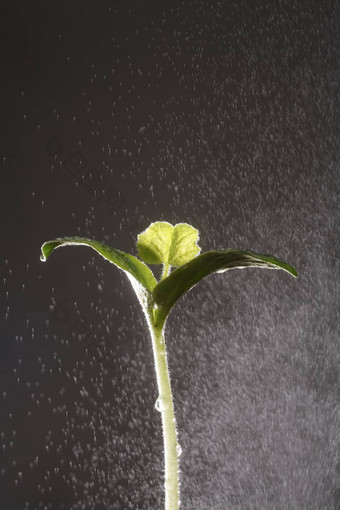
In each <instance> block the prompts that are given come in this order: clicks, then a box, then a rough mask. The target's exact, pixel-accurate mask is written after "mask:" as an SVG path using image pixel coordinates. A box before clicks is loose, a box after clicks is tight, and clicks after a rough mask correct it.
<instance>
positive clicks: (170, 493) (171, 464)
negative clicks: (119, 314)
mask: <svg viewBox="0 0 340 510" xmlns="http://www.w3.org/2000/svg"><path fill="white" fill-rule="evenodd" d="M198 239H199V235H198V231H197V230H196V229H195V228H193V227H192V226H191V225H188V224H187V223H178V224H177V225H175V226H173V225H171V224H170V223H167V222H164V221H157V222H155V223H152V224H151V225H150V226H149V227H148V228H147V229H146V230H145V231H144V232H142V233H141V234H139V235H138V240H137V249H138V255H139V259H138V258H137V257H134V256H133V255H130V254H128V253H125V252H123V251H120V250H116V249H115V248H111V247H109V246H107V245H105V244H103V243H100V242H97V241H94V240H92V239H86V238H83V237H64V238H58V239H54V240H53V241H47V242H46V243H44V244H43V245H42V247H41V257H40V258H41V260H42V261H46V259H47V258H48V257H49V256H50V254H51V253H52V251H53V250H54V249H55V248H60V247H62V246H69V245H84V246H90V247H91V248H93V249H94V250H96V251H97V252H98V253H100V255H102V256H103V257H104V258H105V259H107V260H108V261H109V262H112V263H113V264H115V265H116V266H117V267H119V268H120V269H122V270H123V271H124V272H125V273H126V275H127V277H128V278H129V280H130V282H131V284H132V286H133V288H134V290H135V292H136V295H137V298H138V300H139V302H140V304H141V307H142V309H143V311H144V314H145V317H146V320H147V324H148V327H149V331H150V335H151V340H152V347H153V354H154V363H155V370H156V376H157V384H158V399H157V401H156V409H157V410H158V411H159V412H160V413H161V416H162V426H163V441H164V457H165V459H164V460H165V484H164V485H165V509H166V510H178V508H179V505H180V498H179V462H178V458H179V454H180V447H179V444H178V440H177V428H176V420H175V412H174V404H173V398H172V392H171V386H170V376H169V370H168V363H167V352H166V344H165V337H164V332H165V324H166V321H167V318H168V316H169V313H170V311H171V309H172V307H173V306H174V304H175V303H176V302H177V300H178V299H179V298H180V297H181V296H183V295H184V294H185V293H186V292H188V291H189V290H190V289H192V287H194V286H195V285H196V284H197V283H198V282H199V281H200V280H202V279H203V278H205V277H206V276H208V275H210V274H212V273H223V272H225V271H228V270H230V269H234V268H244V267H260V268H266V269H282V270H284V271H287V272H288V273H289V274H291V275H292V276H294V277H297V272H296V270H295V269H294V268H293V267H292V266H290V265H288V264H286V263H285V262H282V261H281V260H279V259H277V258H275V257H273V256H272V255H263V254H260V253H254V252H251V251H242V250H234V249H228V250H222V251H218V250H212V251H207V252H206V253H202V254H199V253H200V248H199V246H198V245H197V242H198ZM146 264H162V265H163V272H162V275H161V278H160V281H159V282H158V281H157V280H156V278H155V276H154V274H153V272H152V271H151V269H150V268H149V267H148V266H147V265H146ZM172 268H175V269H174V270H173V271H171V269H172Z"/></svg>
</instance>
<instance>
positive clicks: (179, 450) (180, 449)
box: [176, 443, 182, 457]
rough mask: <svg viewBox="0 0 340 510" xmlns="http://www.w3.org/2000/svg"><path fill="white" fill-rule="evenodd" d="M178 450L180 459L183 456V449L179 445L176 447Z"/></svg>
mask: <svg viewBox="0 0 340 510" xmlns="http://www.w3.org/2000/svg"><path fill="white" fill-rule="evenodd" d="M176 450H177V455H178V457H179V456H180V455H182V448H181V447H180V445H179V444H178V443H177V446H176Z"/></svg>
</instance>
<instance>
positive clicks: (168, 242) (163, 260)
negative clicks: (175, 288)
mask: <svg viewBox="0 0 340 510" xmlns="http://www.w3.org/2000/svg"><path fill="white" fill-rule="evenodd" d="M197 241H198V230H196V229H195V228H194V227H192V226H191V225H188V224H187V223H178V224H177V225H175V226H173V225H171V224H170V223H168V222H166V221H156V222H155V223H151V225H150V226H149V227H148V228H147V229H146V230H145V231H144V232H142V233H141V234H139V235H138V241H137V249H138V255H139V257H140V258H141V259H142V260H144V262H146V263H147V264H166V265H168V264H170V265H171V266H175V267H179V266H182V265H183V264H186V263H187V262H189V260H191V259H193V258H194V257H196V255H197V254H198V253H199V252H200V248H199V246H197Z"/></svg>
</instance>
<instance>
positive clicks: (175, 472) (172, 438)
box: [149, 316, 180, 510]
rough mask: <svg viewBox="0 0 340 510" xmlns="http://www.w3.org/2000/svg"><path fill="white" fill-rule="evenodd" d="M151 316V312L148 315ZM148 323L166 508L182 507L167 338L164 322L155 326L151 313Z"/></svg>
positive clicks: (170, 509) (166, 509)
mask: <svg viewBox="0 0 340 510" xmlns="http://www.w3.org/2000/svg"><path fill="white" fill-rule="evenodd" d="M149 317H150V316H149ZM150 319H151V320H150V322H149V327H150V333H151V338H152V347H153V354H154V361H155V369H156V376H157V385H158V393H159V396H158V400H157V410H158V411H160V412H161V415H162V426H163V444H164V460H165V484H164V486H165V510H178V508H179V503H180V501H179V463H178V456H179V444H178V442H177V430H176V419H175V412H174V405H173V399H172V393H171V386H170V375H169V369H168V362H167V353H166V347H165V340H164V326H155V325H154V321H153V319H152V318H151V317H150Z"/></svg>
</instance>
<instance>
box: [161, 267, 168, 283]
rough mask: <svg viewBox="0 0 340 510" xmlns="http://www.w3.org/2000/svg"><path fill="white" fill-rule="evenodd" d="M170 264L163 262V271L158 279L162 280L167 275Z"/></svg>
mask: <svg viewBox="0 0 340 510" xmlns="http://www.w3.org/2000/svg"><path fill="white" fill-rule="evenodd" d="M169 271H170V264H163V272H162V276H161V279H160V281H162V280H164V278H166V277H167V276H168V275H169Z"/></svg>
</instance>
